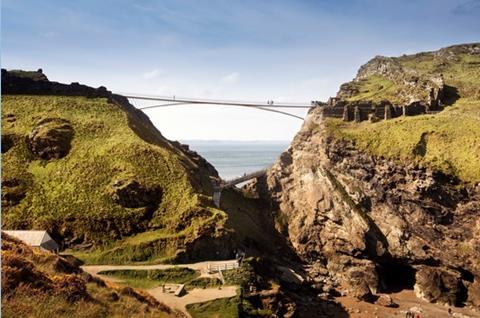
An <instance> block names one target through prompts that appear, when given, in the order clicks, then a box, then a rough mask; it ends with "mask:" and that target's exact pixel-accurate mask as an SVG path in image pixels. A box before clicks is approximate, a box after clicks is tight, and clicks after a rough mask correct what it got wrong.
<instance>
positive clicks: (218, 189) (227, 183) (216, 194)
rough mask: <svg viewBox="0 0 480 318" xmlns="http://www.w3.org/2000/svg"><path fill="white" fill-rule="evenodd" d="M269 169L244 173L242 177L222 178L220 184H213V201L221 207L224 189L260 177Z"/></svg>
mask: <svg viewBox="0 0 480 318" xmlns="http://www.w3.org/2000/svg"><path fill="white" fill-rule="evenodd" d="M267 170H268V169H262V170H259V171H255V172H252V173H248V174H244V175H243V176H241V177H237V178H233V179H230V180H222V182H221V183H220V185H214V186H213V202H214V203H215V206H216V207H218V208H219V207H220V198H221V196H222V190H223V189H228V188H231V187H233V186H235V185H237V184H239V183H242V182H245V181H248V180H252V179H257V178H260V177H262V176H264V175H265V174H266V173H267Z"/></svg>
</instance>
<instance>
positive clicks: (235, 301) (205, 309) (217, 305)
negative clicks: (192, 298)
mask: <svg viewBox="0 0 480 318" xmlns="http://www.w3.org/2000/svg"><path fill="white" fill-rule="evenodd" d="M239 307H240V299H239V297H238V296H235V297H232V298H221V299H215V300H212V301H208V302H204V303H196V304H190V305H187V310H188V312H189V313H190V315H192V317H193V318H238V317H240V315H239Z"/></svg>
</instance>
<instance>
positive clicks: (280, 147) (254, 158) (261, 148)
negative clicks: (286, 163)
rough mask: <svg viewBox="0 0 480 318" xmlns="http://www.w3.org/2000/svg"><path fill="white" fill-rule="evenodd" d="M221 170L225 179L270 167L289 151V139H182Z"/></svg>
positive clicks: (219, 171)
mask: <svg viewBox="0 0 480 318" xmlns="http://www.w3.org/2000/svg"><path fill="white" fill-rule="evenodd" d="M181 142H182V143H184V144H187V145H189V146H190V149H192V150H194V151H196V152H198V153H199V154H200V155H201V156H202V157H204V158H205V159H207V160H208V162H210V163H211V164H212V165H213V166H214V167H215V168H216V169H217V171H218V173H219V175H220V177H221V178H222V179H227V180H228V179H231V178H234V177H239V176H242V175H243V174H245V173H250V172H254V171H258V170H261V169H264V168H267V167H269V166H271V165H272V164H273V163H274V162H275V161H276V160H277V158H278V157H279V156H280V154H281V153H282V152H283V151H284V150H286V149H287V148H288V146H289V144H290V141H223V140H222V141H219V140H211V141H210V140H208V141H207V140H183V141H181Z"/></svg>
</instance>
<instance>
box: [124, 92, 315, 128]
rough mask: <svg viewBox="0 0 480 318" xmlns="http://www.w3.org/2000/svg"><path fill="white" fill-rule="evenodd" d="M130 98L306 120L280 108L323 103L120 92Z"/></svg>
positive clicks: (152, 106) (163, 103)
mask: <svg viewBox="0 0 480 318" xmlns="http://www.w3.org/2000/svg"><path fill="white" fill-rule="evenodd" d="M119 94H120V95H123V96H124V97H126V98H128V99H129V100H130V102H131V103H132V104H133V105H135V106H136V104H137V101H138V100H140V101H150V102H152V101H155V102H161V104H154V105H148V106H142V107H137V106H136V107H137V108H138V109H142V110H146V109H154V108H160V107H171V106H181V105H219V106H225V107H232V106H233V107H248V108H254V109H258V110H263V111H268V112H273V113H277V114H282V115H285V116H289V117H293V118H296V119H300V120H302V121H303V120H304V118H303V117H300V116H297V115H295V114H292V113H289V112H286V111H284V110H280V109H310V108H312V107H314V106H317V105H321V104H322V103H321V102H318V101H312V102H311V103H310V104H306V103H275V102H274V101H273V100H269V101H265V102H248V101H232V100H216V99H204V98H203V99H202V98H177V97H175V96H153V95H139V94H131V93H119Z"/></svg>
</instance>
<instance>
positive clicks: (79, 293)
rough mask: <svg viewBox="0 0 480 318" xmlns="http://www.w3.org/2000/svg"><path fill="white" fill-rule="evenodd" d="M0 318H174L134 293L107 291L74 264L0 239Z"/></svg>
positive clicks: (107, 289) (159, 304)
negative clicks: (0, 312) (0, 274)
mask: <svg viewBox="0 0 480 318" xmlns="http://www.w3.org/2000/svg"><path fill="white" fill-rule="evenodd" d="M2 317H32V318H33V317H70V318H84V317H85V318H87V317H119V318H120V317H161V318H167V317H176V315H175V313H174V312H173V311H172V310H171V309H170V308H168V307H166V306H165V305H163V304H161V303H158V302H157V301H156V300H154V299H153V298H151V297H150V296H148V295H145V294H142V293H141V292H139V291H135V290H129V291H128V293H125V292H124V290H123V289H114V288H109V287H106V286H105V284H104V283H103V281H101V280H98V279H95V278H93V277H91V276H89V275H86V274H85V273H82V272H81V271H80V269H79V268H78V266H77V265H76V264H75V263H74V262H70V261H68V260H66V259H64V258H61V257H59V256H57V255H55V254H52V253H49V252H44V251H41V250H36V249H32V248H30V247H28V246H26V245H25V244H23V243H21V242H19V241H17V240H15V239H13V238H11V237H8V236H4V235H3V234H2Z"/></svg>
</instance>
